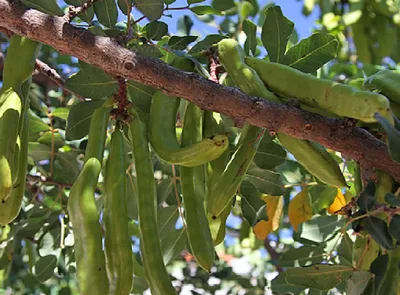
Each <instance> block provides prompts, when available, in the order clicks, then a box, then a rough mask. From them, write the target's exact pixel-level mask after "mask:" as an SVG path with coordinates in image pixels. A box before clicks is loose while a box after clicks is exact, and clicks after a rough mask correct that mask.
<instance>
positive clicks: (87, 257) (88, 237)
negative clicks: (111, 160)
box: [68, 157, 109, 295]
mask: <svg viewBox="0 0 400 295" xmlns="http://www.w3.org/2000/svg"><path fill="white" fill-rule="evenodd" d="M100 171H101V163H100V161H99V160H98V159H96V158H95V157H93V158H90V159H88V160H87V161H86V163H85V164H84V166H83V169H82V171H81V173H80V174H79V176H78V178H77V179H76V181H75V183H74V185H73V186H72V188H71V191H70V194H69V199H68V213H69V217H70V220H71V223H72V225H73V231H74V240H75V243H74V249H75V259H76V265H77V279H78V283H79V290H80V294H82V295H89V294H99V295H100V294H104V295H106V294H109V293H108V289H109V282H108V278H107V272H106V265H105V258H104V253H103V250H102V234H101V227H100V222H99V213H98V211H97V207H96V204H95V200H94V194H95V190H96V187H97V181H98V177H99V174H100Z"/></svg>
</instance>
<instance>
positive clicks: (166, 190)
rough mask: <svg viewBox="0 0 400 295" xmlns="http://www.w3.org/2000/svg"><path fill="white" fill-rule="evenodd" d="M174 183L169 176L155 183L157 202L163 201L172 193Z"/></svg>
mask: <svg viewBox="0 0 400 295" xmlns="http://www.w3.org/2000/svg"><path fill="white" fill-rule="evenodd" d="M173 188H174V184H173V182H172V180H171V178H166V179H163V180H161V181H160V182H159V183H157V203H158V204H160V203H162V202H164V201H165V200H166V199H167V198H168V196H169V195H171V194H172V189H173Z"/></svg>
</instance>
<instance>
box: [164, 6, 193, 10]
mask: <svg viewBox="0 0 400 295" xmlns="http://www.w3.org/2000/svg"><path fill="white" fill-rule="evenodd" d="M189 8H190V7H189V5H186V6H182V7H168V5H167V7H165V9H164V11H167V10H185V9H189Z"/></svg>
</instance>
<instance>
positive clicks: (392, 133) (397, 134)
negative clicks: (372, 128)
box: [375, 113, 400, 163]
mask: <svg viewBox="0 0 400 295" xmlns="http://www.w3.org/2000/svg"><path fill="white" fill-rule="evenodd" d="M375 118H376V119H377V120H378V122H379V124H380V125H381V126H382V127H383V129H384V130H385V132H386V136H387V141H388V146H389V153H390V156H391V157H392V159H393V160H395V161H396V162H399V163H400V148H399V146H400V131H399V130H397V129H396V128H395V127H394V126H393V125H392V124H390V123H389V121H388V120H387V119H386V118H384V117H382V115H381V114H379V113H376V114H375Z"/></svg>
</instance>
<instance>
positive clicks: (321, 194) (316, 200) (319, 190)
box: [308, 185, 338, 214]
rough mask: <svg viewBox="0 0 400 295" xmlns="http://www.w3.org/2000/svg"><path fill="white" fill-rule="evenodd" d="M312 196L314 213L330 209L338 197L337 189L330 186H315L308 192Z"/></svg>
mask: <svg viewBox="0 0 400 295" xmlns="http://www.w3.org/2000/svg"><path fill="white" fill-rule="evenodd" d="M308 192H309V193H310V196H311V205H312V208H313V213H314V214H317V213H318V212H320V211H321V210H322V209H325V208H327V207H329V206H330V205H331V204H332V202H333V200H334V199H335V197H336V195H337V192H338V190H337V188H336V187H332V186H329V185H315V186H312V187H310V189H309V190H308Z"/></svg>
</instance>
